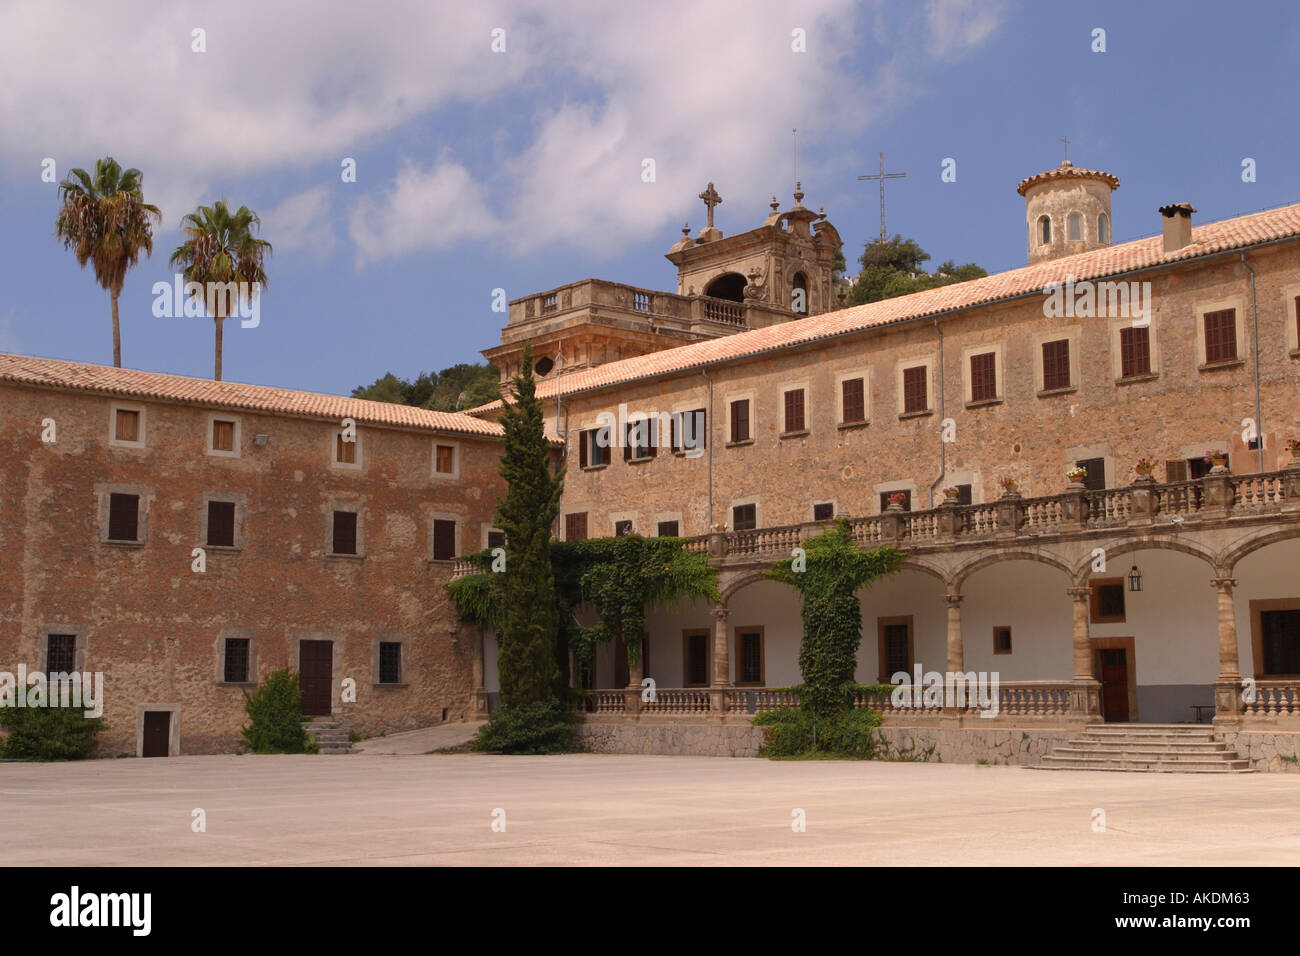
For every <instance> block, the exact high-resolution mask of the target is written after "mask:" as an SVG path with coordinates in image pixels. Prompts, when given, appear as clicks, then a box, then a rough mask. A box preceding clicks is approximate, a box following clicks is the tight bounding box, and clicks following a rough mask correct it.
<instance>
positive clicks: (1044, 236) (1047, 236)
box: [1038, 216, 1052, 246]
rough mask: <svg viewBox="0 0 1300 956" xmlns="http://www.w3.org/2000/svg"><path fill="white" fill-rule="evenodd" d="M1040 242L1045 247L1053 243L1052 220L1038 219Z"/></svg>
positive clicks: (1040, 217) (1042, 217) (1044, 217)
mask: <svg viewBox="0 0 1300 956" xmlns="http://www.w3.org/2000/svg"><path fill="white" fill-rule="evenodd" d="M1038 241H1039V243H1040V244H1041V245H1044V246H1045V245H1047V244H1048V243H1049V242H1051V241H1052V220H1051V219H1049V218H1047V217H1046V216H1039V217H1038Z"/></svg>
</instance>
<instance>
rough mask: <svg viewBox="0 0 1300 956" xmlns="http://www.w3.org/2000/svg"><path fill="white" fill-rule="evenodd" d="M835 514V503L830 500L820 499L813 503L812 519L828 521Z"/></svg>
mask: <svg viewBox="0 0 1300 956" xmlns="http://www.w3.org/2000/svg"><path fill="white" fill-rule="evenodd" d="M834 516H835V505H834V503H833V502H830V501H822V502H819V503H817V504H815V505H813V521H830V520H831V518H833V517H834Z"/></svg>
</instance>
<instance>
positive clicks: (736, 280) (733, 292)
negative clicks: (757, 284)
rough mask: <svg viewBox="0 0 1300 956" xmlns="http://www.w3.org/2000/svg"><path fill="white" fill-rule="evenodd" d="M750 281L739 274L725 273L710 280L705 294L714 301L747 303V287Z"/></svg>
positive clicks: (705, 288)
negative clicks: (724, 300)
mask: <svg viewBox="0 0 1300 956" xmlns="http://www.w3.org/2000/svg"><path fill="white" fill-rule="evenodd" d="M747 284H748V280H746V279H745V277H744V276H742V275H741V274H740V273H739V272H724V273H722V275H720V276H718V277H716V278H714V279H710V280H709V284H708V285H706V286H705V287H704V294H705V295H707V296H710V297H711V298H714V299H727V300H728V301H731V302H744V301H745V286H746V285H747Z"/></svg>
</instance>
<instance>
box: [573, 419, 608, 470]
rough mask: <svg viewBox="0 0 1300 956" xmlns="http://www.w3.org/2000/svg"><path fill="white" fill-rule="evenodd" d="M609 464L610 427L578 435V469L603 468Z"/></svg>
mask: <svg viewBox="0 0 1300 956" xmlns="http://www.w3.org/2000/svg"><path fill="white" fill-rule="evenodd" d="M608 464H609V426H608V425H605V426H603V427H601V428H589V429H587V430H586V431H582V432H579V433H578V467H580V468H603V467H604V466H605V465H608Z"/></svg>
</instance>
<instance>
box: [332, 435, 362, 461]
mask: <svg viewBox="0 0 1300 956" xmlns="http://www.w3.org/2000/svg"><path fill="white" fill-rule="evenodd" d="M334 460H335V461H336V462H337V463H338V464H340V465H355V464H356V463H357V443H356V442H354V441H344V440H343V433H342V432H339V433H338V434H337V435H335V436H334Z"/></svg>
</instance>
